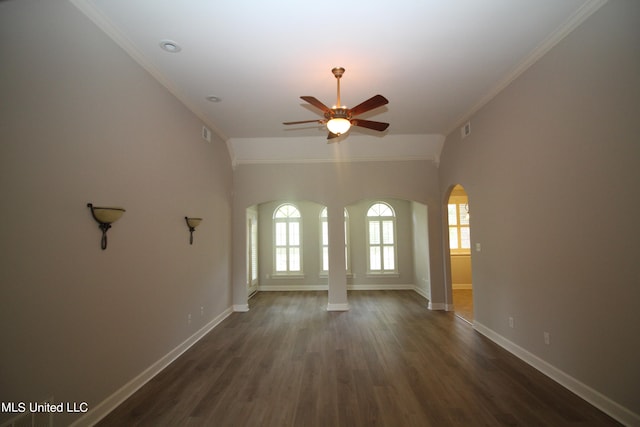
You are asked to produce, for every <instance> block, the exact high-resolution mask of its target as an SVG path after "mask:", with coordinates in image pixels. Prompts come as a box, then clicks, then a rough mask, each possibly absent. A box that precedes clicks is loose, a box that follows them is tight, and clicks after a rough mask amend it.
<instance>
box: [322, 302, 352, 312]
mask: <svg viewBox="0 0 640 427" xmlns="http://www.w3.org/2000/svg"><path fill="white" fill-rule="evenodd" d="M327 311H349V304H347V303H344V304H332V303H329V304H327Z"/></svg>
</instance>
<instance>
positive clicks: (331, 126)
mask: <svg viewBox="0 0 640 427" xmlns="http://www.w3.org/2000/svg"><path fill="white" fill-rule="evenodd" d="M331 72H332V73H333V75H334V76H335V77H336V79H337V81H338V101H337V102H336V105H335V106H334V107H333V108H329V107H327V106H326V105H324V104H323V103H322V102H320V101H318V100H317V99H316V98H314V97H313V96H301V97H300V98H302V99H303V100H305V101H307V102H308V103H309V104H311V105H313V106H314V107H316V108H319V109H320V110H322V112H323V113H324V119H316V120H302V121H298V122H284V123H283V125H298V124H302V123H320V124H326V125H327V129H328V130H329V136H328V137H327V139H329V140H331V139H333V138H337V137H338V136H340V135H343V134H345V133H347V132H348V131H349V129H350V128H351V126H360V127H363V128H367V129H373V130H377V131H379V132H382V131H384V130H386V129H387V128H388V127H389V123H383V122H374V121H371V120H364V119H358V118H356V117H355V116H358V115H360V114H362V113H365V112H367V111H370V110H373V109H374V108H378V107H381V106H383V105H385V104H388V103H389V101H388V100H387V98H385V97H384V96H382V95H375V96H373V97H371V98H369V99H367V100H366V101H364V102H362V103H360V104H358V105H356V106H355V107H353V108H347V107H345V106H343V105H341V104H340V78H341V77H342V75H343V74H344V68H342V67H336V68H334V69H332V70H331ZM330 142H333V141H330Z"/></svg>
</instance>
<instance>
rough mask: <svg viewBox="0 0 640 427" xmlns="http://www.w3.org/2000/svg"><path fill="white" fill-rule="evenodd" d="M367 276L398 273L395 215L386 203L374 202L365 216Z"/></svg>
mask: <svg viewBox="0 0 640 427" xmlns="http://www.w3.org/2000/svg"><path fill="white" fill-rule="evenodd" d="M366 224H367V230H366V233H367V274H370V275H385V274H397V273H398V239H397V232H396V213H395V211H394V209H393V207H391V205H389V204H388V203H385V202H382V201H376V202H374V203H372V204H371V206H370V207H369V209H368V210H367V214H366Z"/></svg>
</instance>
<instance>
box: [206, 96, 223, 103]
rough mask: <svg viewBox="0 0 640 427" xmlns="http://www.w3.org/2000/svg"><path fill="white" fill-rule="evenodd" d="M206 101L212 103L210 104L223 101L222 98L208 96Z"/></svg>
mask: <svg viewBox="0 0 640 427" xmlns="http://www.w3.org/2000/svg"><path fill="white" fill-rule="evenodd" d="M206 99H207V101H210V102H220V101H222V98H220V97H219V96H214V95H211V96H207V98H206Z"/></svg>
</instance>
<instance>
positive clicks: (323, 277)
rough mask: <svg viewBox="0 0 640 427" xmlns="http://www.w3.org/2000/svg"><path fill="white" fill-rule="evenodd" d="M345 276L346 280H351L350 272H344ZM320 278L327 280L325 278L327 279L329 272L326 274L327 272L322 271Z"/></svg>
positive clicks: (351, 274)
mask: <svg viewBox="0 0 640 427" xmlns="http://www.w3.org/2000/svg"><path fill="white" fill-rule="evenodd" d="M346 274H347V279H351V278H353V273H351V272H348V271H347V272H346ZM320 278H321V279H327V278H329V272H327V271H323V272H321V273H320Z"/></svg>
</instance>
